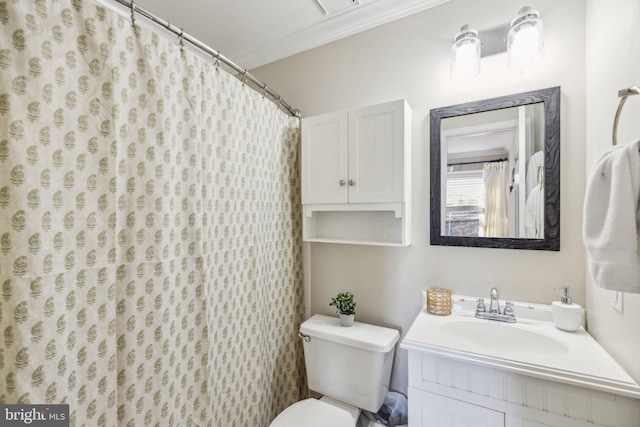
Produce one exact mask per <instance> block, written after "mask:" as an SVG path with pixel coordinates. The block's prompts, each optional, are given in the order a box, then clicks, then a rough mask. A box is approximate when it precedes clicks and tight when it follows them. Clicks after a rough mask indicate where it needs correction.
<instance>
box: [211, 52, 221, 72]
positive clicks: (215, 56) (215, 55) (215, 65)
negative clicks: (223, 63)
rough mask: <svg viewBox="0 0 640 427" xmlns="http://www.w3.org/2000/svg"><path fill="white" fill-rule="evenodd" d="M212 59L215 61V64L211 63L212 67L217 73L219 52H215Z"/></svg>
mask: <svg viewBox="0 0 640 427" xmlns="http://www.w3.org/2000/svg"><path fill="white" fill-rule="evenodd" d="M213 57H214V58H215V59H216V62H214V63H213V66H214V67H215V68H216V71H218V68H220V52H216V53H215V54H214V55H213Z"/></svg>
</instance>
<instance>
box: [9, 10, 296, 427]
mask: <svg viewBox="0 0 640 427" xmlns="http://www.w3.org/2000/svg"><path fill="white" fill-rule="evenodd" d="M297 126H298V124H297V122H296V123H292V120H291V119H290V118H289V117H288V116H287V115H286V114H284V113H283V112H282V111H280V110H279V109H278V108H277V107H276V106H275V105H273V104H272V103H271V102H270V101H268V100H266V99H263V97H262V96H261V95H260V94H258V93H256V92H255V91H253V90H252V89H250V88H248V87H245V86H243V85H242V83H241V82H239V81H238V80H237V79H235V78H233V77H232V76H230V75H228V74H227V73H225V72H223V71H221V70H217V69H216V68H215V67H214V66H213V65H211V64H209V63H207V62H205V61H203V60H202V59H201V58H199V57H196V56H195V55H192V54H190V53H188V52H181V51H180V49H179V48H178V47H177V46H176V45H175V43H174V41H171V40H168V39H166V38H164V37H160V36H159V35H158V34H155V33H152V32H150V31H147V30H145V29H141V28H137V29H136V31H134V30H133V29H132V27H131V23H130V22H129V21H128V20H127V19H125V18H123V17H120V16H118V15H117V14H115V13H113V12H112V11H109V10H107V9H105V8H103V7H98V6H96V5H95V4H93V3H91V2H89V1H87V0H84V1H83V0H57V1H56V0H35V1H20V0H7V1H0V284H1V285H2V295H0V329H1V331H2V337H1V338H0V339H1V342H0V403H68V404H69V406H70V412H71V425H73V426H116V425H117V426H148V425H151V426H153V425H158V426H192V425H193V426H195V425H198V426H250V427H255V426H268V424H269V422H270V421H271V419H273V417H275V415H276V414H277V413H278V412H279V411H281V410H282V409H283V408H285V407H286V406H287V405H289V404H291V403H292V402H294V401H296V400H298V399H299V398H300V396H301V394H302V392H301V390H303V386H304V384H303V374H302V372H303V370H302V369H303V360H302V348H301V346H300V343H299V340H298V339H297V328H298V326H299V324H300V322H301V320H302V316H303V312H302V284H301V283H302V279H301V259H300V242H301V223H300V221H301V219H300V217H301V214H300V201H299V199H298V195H299V193H300V191H299V180H298V169H297V148H298V142H299V132H298V127H297Z"/></svg>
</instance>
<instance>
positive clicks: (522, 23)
mask: <svg viewBox="0 0 640 427" xmlns="http://www.w3.org/2000/svg"><path fill="white" fill-rule="evenodd" d="M543 47H544V24H543V23H542V20H541V19H540V17H539V14H538V12H536V11H532V10H531V9H530V8H529V7H523V8H522V9H521V10H520V12H519V13H518V16H517V17H516V18H515V19H514V20H513V21H512V22H511V29H510V30H509V34H508V37H507V50H508V52H509V54H508V58H509V59H508V65H509V67H511V68H517V69H519V70H524V69H525V68H527V67H528V66H530V65H531V64H533V63H535V62H538V61H539V60H540V59H541V58H542V56H543V52H542V48H543Z"/></svg>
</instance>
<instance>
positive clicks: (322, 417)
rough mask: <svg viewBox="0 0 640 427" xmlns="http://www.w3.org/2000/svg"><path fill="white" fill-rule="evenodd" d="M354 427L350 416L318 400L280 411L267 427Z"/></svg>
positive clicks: (310, 400) (304, 401)
mask: <svg viewBox="0 0 640 427" xmlns="http://www.w3.org/2000/svg"><path fill="white" fill-rule="evenodd" d="M300 426H305V427H354V426H355V424H354V422H353V417H352V416H351V414H350V413H349V412H348V411H346V410H344V409H342V408H338V407H337V406H334V405H331V404H329V403H325V402H323V401H320V400H318V399H305V400H301V401H299V402H296V403H294V404H293V405H291V406H289V407H288V408H287V409H285V410H284V411H282V412H281V413H280V414H279V415H278V416H277V417H276V418H275V419H274V420H273V422H271V424H270V425H269V427H300Z"/></svg>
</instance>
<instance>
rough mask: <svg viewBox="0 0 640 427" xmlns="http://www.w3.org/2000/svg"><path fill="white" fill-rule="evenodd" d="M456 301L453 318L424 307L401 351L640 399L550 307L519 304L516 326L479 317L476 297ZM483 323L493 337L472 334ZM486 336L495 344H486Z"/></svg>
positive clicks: (605, 357)
mask: <svg viewBox="0 0 640 427" xmlns="http://www.w3.org/2000/svg"><path fill="white" fill-rule="evenodd" d="M453 299H454V310H453V312H452V314H451V315H449V316H435V315H432V314H429V313H427V312H426V311H425V310H424V309H423V310H422V311H421V312H420V313H419V314H418V316H417V317H416V319H415V321H414V322H413V324H412V325H411V327H410V328H409V331H408V332H407V334H406V335H405V337H404V339H403V340H402V343H401V344H400V347H401V348H403V349H406V350H413V351H419V352H424V353H429V354H432V355H438V356H444V357H448V358H453V359H457V360H463V361H467V362H470V363H475V364H479V365H483V366H492V367H495V368H499V369H503V370H506V371H510V372H515V373H519V374H522V375H528V376H533V377H537V378H543V379H547V380H551V381H558V382H562V383H567V384H573V385H577V386H581V387H587V388H592V389H597V390H601V391H606V392H610V393H615V394H619V395H624V396H629V397H633V398H639V399H640V386H638V384H636V382H635V381H634V380H633V379H632V378H631V377H630V376H629V375H628V374H627V373H626V372H625V371H624V370H623V369H622V368H621V367H620V365H618V363H617V362H616V361H615V360H613V358H612V357H611V356H610V355H609V354H608V353H607V352H606V351H605V350H604V349H603V348H602V347H601V346H600V345H599V344H598V343H597V342H596V341H595V340H594V339H593V338H592V337H591V336H590V335H589V334H588V333H587V332H586V331H585V330H584V329H582V328H580V329H579V330H578V331H576V332H565V331H561V330H559V329H557V328H556V327H555V326H554V325H553V322H551V321H550V320H551V306H548V305H543V304H528V303H517V302H516V303H514V305H515V307H514V311H515V315H516V319H517V323H511V324H508V323H503V322H497V321H493V320H482V319H476V318H475V317H474V315H475V300H476V299H475V298H473V297H464V296H458V295H456V296H453ZM486 303H488V302H487V301H486V300H485V304H486ZM476 322H477V324H476ZM487 322H489V324H487ZM483 324H484V325H485V326H486V327H487V331H488V332H489V334H490V335H487V334H482V333H480V334H477V335H476V336H472V335H470V333H468V332H467V327H468V326H474V328H471V330H472V331H473V329H475V327H476V326H477V328H478V329H479V330H482V329H483V328H484V326H483ZM460 326H462V327H460ZM502 328H512V329H502ZM458 330H460V331H461V332H462V333H458ZM495 332H498V333H497V334H496V333H495ZM502 332H504V334H503V333H502ZM483 335H484V336H485V339H486V338H487V337H488V338H490V339H489V340H488V341H491V342H490V343H489V344H493V345H487V343H486V342H483V338H482V337H483ZM502 335H504V336H507V337H509V339H507V340H505V341H506V342H504V343H503V342H502V341H498V340H500V339H501V338H500V336H502ZM532 338H541V339H539V340H538V339H532ZM547 343H548V344H550V345H549V350H548V351H547V350H546V349H545V345H546V344H547Z"/></svg>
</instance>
